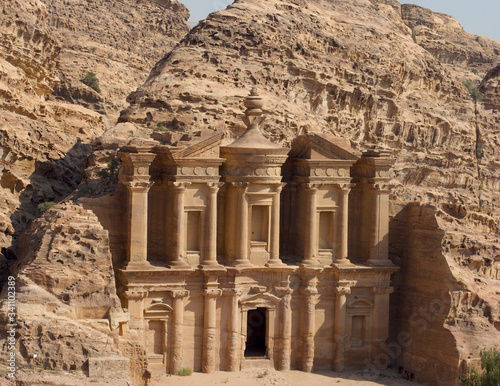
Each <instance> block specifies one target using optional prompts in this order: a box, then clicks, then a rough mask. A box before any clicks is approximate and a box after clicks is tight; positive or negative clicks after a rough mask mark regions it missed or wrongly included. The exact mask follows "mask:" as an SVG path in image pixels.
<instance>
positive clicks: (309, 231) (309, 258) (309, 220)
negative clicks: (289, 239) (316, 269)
mask: <svg viewBox="0 0 500 386" xmlns="http://www.w3.org/2000/svg"><path fill="white" fill-rule="evenodd" d="M319 187H320V185H317V184H305V188H306V193H307V203H306V205H307V211H306V234H305V240H304V241H305V243H304V260H303V262H302V264H303V265H318V264H319V262H318V260H317V258H316V257H317V252H318V216H317V205H316V195H317V193H318V188H319Z"/></svg>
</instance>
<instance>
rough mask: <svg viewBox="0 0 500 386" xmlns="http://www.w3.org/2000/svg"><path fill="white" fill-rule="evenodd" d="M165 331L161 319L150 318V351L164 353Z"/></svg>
mask: <svg viewBox="0 0 500 386" xmlns="http://www.w3.org/2000/svg"><path fill="white" fill-rule="evenodd" d="M164 336H165V332H164V331H163V322H162V321H161V320H150V321H149V328H148V353H149V354H154V355H163V347H164V344H165V342H164V341H163V340H164Z"/></svg>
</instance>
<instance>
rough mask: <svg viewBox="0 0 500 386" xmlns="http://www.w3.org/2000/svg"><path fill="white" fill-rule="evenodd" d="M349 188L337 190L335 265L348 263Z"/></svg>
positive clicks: (343, 187) (344, 187)
mask: <svg viewBox="0 0 500 386" xmlns="http://www.w3.org/2000/svg"><path fill="white" fill-rule="evenodd" d="M350 191H351V189H350V187H348V186H342V187H340V189H339V213H338V217H337V224H338V226H337V256H336V259H335V262H336V263H341V264H345V263H349V260H348V259H347V256H348V247H349V192H350Z"/></svg>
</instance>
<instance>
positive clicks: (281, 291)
mask: <svg viewBox="0 0 500 386" xmlns="http://www.w3.org/2000/svg"><path fill="white" fill-rule="evenodd" d="M274 290H275V291H276V294H277V295H278V296H281V297H283V298H284V297H285V296H288V295H291V294H293V289H291V288H290V287H275V288H274Z"/></svg>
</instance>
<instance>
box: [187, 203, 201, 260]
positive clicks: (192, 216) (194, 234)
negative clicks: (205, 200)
mask: <svg viewBox="0 0 500 386" xmlns="http://www.w3.org/2000/svg"><path fill="white" fill-rule="evenodd" d="M200 245H201V211H188V212H187V242H186V247H187V251H188V252H191V253H200V250H201V248H200Z"/></svg>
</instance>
